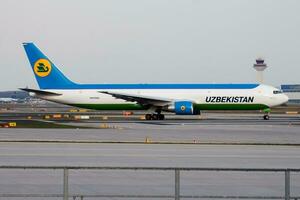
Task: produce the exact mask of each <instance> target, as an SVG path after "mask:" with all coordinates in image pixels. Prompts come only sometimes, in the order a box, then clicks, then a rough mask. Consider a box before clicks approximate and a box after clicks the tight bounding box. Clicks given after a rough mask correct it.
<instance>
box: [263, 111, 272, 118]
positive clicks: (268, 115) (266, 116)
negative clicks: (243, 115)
mask: <svg viewBox="0 0 300 200" xmlns="http://www.w3.org/2000/svg"><path fill="white" fill-rule="evenodd" d="M263 111H264V113H265V115H264V120H269V119H270V112H271V109H270V108H266V109H264V110H263Z"/></svg>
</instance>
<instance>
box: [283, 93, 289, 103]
mask: <svg viewBox="0 0 300 200" xmlns="http://www.w3.org/2000/svg"><path fill="white" fill-rule="evenodd" d="M288 101H289V97H288V96H287V95H286V94H282V104H285V103H287V102H288Z"/></svg>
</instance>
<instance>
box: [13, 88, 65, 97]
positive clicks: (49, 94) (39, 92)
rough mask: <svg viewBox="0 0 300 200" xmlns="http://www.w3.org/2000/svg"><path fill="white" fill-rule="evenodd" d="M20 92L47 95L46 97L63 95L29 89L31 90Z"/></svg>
mask: <svg viewBox="0 0 300 200" xmlns="http://www.w3.org/2000/svg"><path fill="white" fill-rule="evenodd" d="M19 89H20V90H23V91H26V92H32V93H35V94H37V95H45V96H60V95H62V94H59V93H55V92H49V91H45V90H36V89H29V88H19Z"/></svg>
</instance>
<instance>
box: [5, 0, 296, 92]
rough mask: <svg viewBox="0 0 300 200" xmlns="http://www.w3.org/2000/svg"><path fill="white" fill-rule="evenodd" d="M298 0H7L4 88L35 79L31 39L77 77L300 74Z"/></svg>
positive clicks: (289, 79)
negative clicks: (260, 68) (27, 45)
mask: <svg viewBox="0 0 300 200" xmlns="http://www.w3.org/2000/svg"><path fill="white" fill-rule="evenodd" d="M299 10H300V1H298V0H285V1H282V0H26V1H20V0H1V1H0V69H1V72H0V83H1V84H0V90H15V89H17V88H20V87H26V86H28V87H33V88H38V86H37V84H36V81H35V79H34V76H33V72H32V70H31V67H30V65H29V62H28V60H27V57H26V55H25V52H24V49H23V47H22V42H34V43H35V44H36V45H37V46H38V47H39V48H40V49H41V50H42V51H43V52H44V53H45V54H46V55H47V56H48V58H50V60H51V61H52V62H53V63H55V65H56V66H58V67H59V68H60V69H61V71H62V72H63V73H64V74H65V75H66V76H67V77H69V78H70V79H71V80H73V81H75V82H79V83H254V82H256V72H255V70H254V69H253V68H252V66H253V64H254V62H255V59H256V58H257V57H263V58H264V59H265V62H266V63H267V64H268V66H269V67H268V68H267V69H266V71H265V73H264V77H265V83H266V84H270V85H274V86H279V85H280V84H284V83H290V84H297V83H299V84H300V38H299V37H300V13H299Z"/></svg>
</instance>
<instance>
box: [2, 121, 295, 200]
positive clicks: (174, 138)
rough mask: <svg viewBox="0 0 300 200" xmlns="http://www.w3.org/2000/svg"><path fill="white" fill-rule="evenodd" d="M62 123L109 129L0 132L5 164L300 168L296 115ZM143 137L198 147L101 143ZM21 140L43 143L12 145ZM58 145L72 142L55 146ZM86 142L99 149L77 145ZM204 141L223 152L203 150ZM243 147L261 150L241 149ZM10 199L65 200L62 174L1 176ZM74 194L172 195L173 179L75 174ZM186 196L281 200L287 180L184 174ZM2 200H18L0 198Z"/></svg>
mask: <svg viewBox="0 0 300 200" xmlns="http://www.w3.org/2000/svg"><path fill="white" fill-rule="evenodd" d="M59 123H64V124H76V125H79V126H90V127H96V128H99V127H105V128H101V129H0V141H2V142H0V164H1V165H30V166H31V165H41V166H48V165H50V166H57V165H68V166H71V165H76V166H132V167H136V166H141V167H234V168H239V167H241V168H299V166H300V154H299V150H300V146H298V145H299V144H300V125H299V117H298V116H286V115H276V116H275V117H273V118H271V120H269V121H263V120H261V119H260V118H259V115H240V116H239V115H213V116H210V117H208V118H206V119H185V120H181V119H171V120H166V121H140V120H127V121H120V120H116V121H81V122H59ZM146 137H148V138H150V139H151V141H154V142H156V141H157V142H165V141H170V142H190V143H195V144H189V145H187V144H142V143H141V144H135V143H132V144H130V143H126V144H116V143H111V144H104V143H101V142H109V141H112V142H136V141H137V142H144V141H145V138H146ZM20 140H24V141H31V140H35V141H40V142H7V141H20ZM41 141H44V143H42V142H41ZM46 141H52V142H53V143H47V142H46ZM59 141H69V142H72V141H74V142H75V143H56V142H59ZM84 141H95V142H99V143H79V142H84ZM76 142H77V143H76ZM206 142H207V143H224V144H226V145H212V144H211V145H204V144H201V143H206ZM230 143H235V145H232V144H230ZM239 143H248V144H252V143H258V144H260V145H237V144H239ZM264 144H270V145H264ZM272 144H277V145H272ZM287 144H292V145H287ZM291 175H292V176H291V195H292V196H300V174H299V173H292V174H291ZM13 193H17V194H61V193H62V171H61V170H7V169H1V170H0V195H1V194H13ZM70 193H71V194H75V193H76V194H89V195H97V194H102V195H103V194H105V195H112V194H117V195H122V194H131V195H173V194H174V172H153V171H91V170H90V171H89V170H83V171H80V170H79V171H75V170H71V171H70ZM181 194H182V195H202V196H210V195H220V196H222V195H227V196H228V195H233V196H248V195H250V196H283V195H284V174H283V173H279V172H277V173H270V172H181ZM0 199H20V198H8V197H2V198H1V197H0ZM21 199H26V198H21ZM27 199H32V198H27ZM34 199H61V198H34ZM85 199H95V198H85ZM96 199H97V198H96ZM101 199H119V198H112V197H111V198H101ZM122 199H126V198H122ZM128 199H132V198H128ZM150 199H151V198H150ZM254 199H255V198H254Z"/></svg>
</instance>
